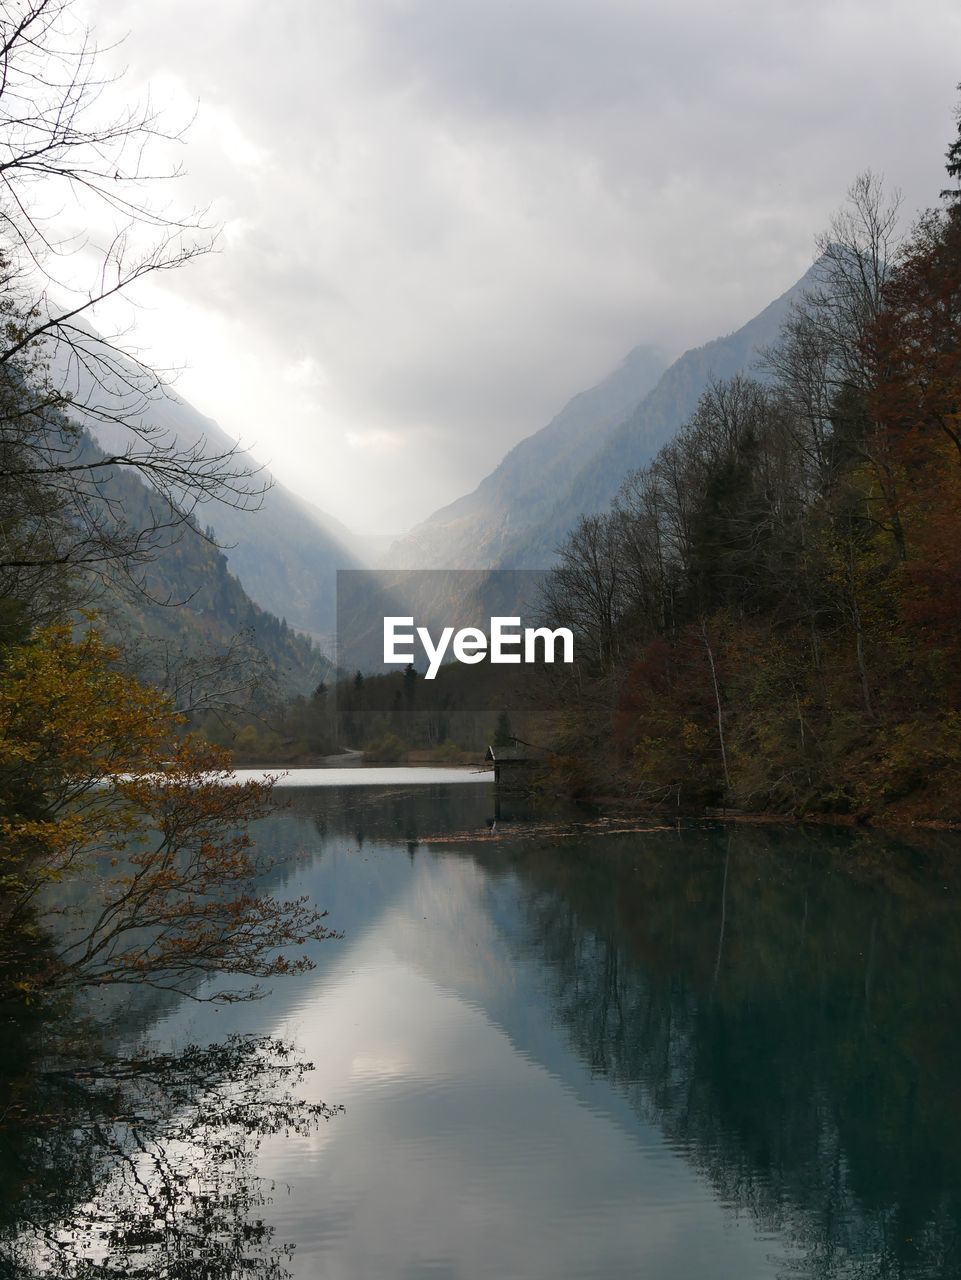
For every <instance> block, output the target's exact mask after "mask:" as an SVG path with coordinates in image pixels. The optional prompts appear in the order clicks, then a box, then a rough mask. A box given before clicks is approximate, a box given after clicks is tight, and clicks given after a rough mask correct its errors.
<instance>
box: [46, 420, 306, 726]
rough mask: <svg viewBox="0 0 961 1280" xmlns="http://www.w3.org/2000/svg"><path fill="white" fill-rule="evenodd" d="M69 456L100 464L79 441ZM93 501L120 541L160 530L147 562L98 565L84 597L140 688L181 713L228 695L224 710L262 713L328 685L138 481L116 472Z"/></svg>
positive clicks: (219, 555) (151, 539)
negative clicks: (174, 701) (255, 708)
mask: <svg viewBox="0 0 961 1280" xmlns="http://www.w3.org/2000/svg"><path fill="white" fill-rule="evenodd" d="M71 456H72V457H75V458H76V460H78V461H88V460H92V459H95V458H97V457H100V456H102V454H101V450H100V449H99V448H98V447H97V446H96V445H95V444H94V443H93V441H92V439H91V438H90V436H89V435H87V434H84V435H83V436H81V439H80V442H79V447H78V448H77V449H76V451H75V452H74V453H72V454H71ZM99 493H100V498H101V499H102V502H103V512H104V513H105V514H106V513H110V515H111V517H112V516H113V514H114V513H118V512H122V513H123V522H124V528H125V529H126V530H127V531H130V532H134V531H140V530H151V529H157V530H160V532H159V533H157V534H156V535H153V536H152V535H150V534H147V538H146V541H147V542H148V543H149V544H152V545H153V546H154V547H155V552H154V554H153V555H151V556H150V557H149V558H148V559H147V560H145V561H144V562H143V563H139V564H138V563H137V562H136V561H134V562H133V564H132V566H131V571H130V573H129V574H123V573H121V572H118V571H116V570H111V569H110V567H109V565H101V566H100V567H99V568H100V571H99V572H97V573H95V574H93V575H91V577H90V579H89V585H88V591H87V593H86V595H87V599H88V602H89V603H91V604H92V605H93V606H94V607H95V609H96V610H97V615H98V616H97V626H98V627H99V628H100V629H101V630H103V631H104V633H105V634H106V635H107V637H108V638H109V639H111V640H113V641H117V642H119V643H121V644H122V646H123V647H124V649H125V652H126V655H127V659H126V660H127V662H128V663H133V664H134V669H135V671H136V674H138V675H139V676H140V677H141V678H143V679H145V680H147V681H149V682H150V683H153V684H157V685H159V686H160V687H161V688H165V689H167V691H168V692H171V693H172V692H174V690H175V689H176V690H177V691H178V694H179V695H180V705H184V702H183V695H184V694H185V693H187V692H188V691H189V697H188V698H187V702H188V703H189V702H190V701H191V700H194V699H197V698H200V697H202V696H204V695H209V694H210V692H211V691H212V690H213V689H215V688H216V689H218V690H227V689H230V690H233V691H235V698H232V699H229V700H236V701H240V702H244V703H246V702H248V701H249V700H250V699H251V698H253V699H254V700H255V701H256V702H257V703H258V705H263V703H264V699H267V700H269V699H270V698H271V697H272V696H274V695H276V694H277V693H281V694H285V695H290V694H305V695H306V694H310V693H311V692H313V690H314V689H316V687H317V685H318V684H319V683H321V681H322V680H323V679H324V678H325V677H326V676H327V675H328V673H329V671H330V662H329V661H328V659H327V657H326V656H325V655H324V653H323V652H322V651H321V650H320V648H318V646H316V645H315V644H314V643H313V641H312V640H311V639H310V638H309V637H308V636H305V635H301V634H299V633H298V632H297V631H295V630H294V629H293V627H290V626H288V624H287V623H286V622H285V621H284V620H283V619H282V618H279V617H277V616H276V615H275V614H273V613H270V612H269V611H268V610H266V609H262V608H261V607H260V606H259V605H258V604H256V603H255V602H254V601H253V600H251V598H250V596H249V595H248V594H247V592H246V591H245V590H244V588H243V586H242V585H241V583H240V582H239V581H238V579H237V578H236V577H235V576H234V575H233V574H232V573H231V572H230V571H229V569H228V566H227V559H226V557H225V556H224V554H223V552H221V551H220V550H219V549H218V548H217V547H216V546H215V545H213V544H212V543H211V542H210V541H209V540H208V539H207V538H206V537H205V536H204V535H203V534H202V533H201V531H200V530H199V529H198V528H196V527H195V526H194V524H193V523H192V522H190V521H187V522H184V523H181V524H180V525H179V527H177V526H174V527H172V528H171V527H169V526H170V519H171V508H170V506H169V504H168V503H167V502H166V501H165V500H164V499H163V498H161V497H160V495H158V494H157V493H156V492H155V491H153V490H152V489H150V488H148V487H147V485H146V484H144V482H143V481H142V480H141V479H140V478H139V477H138V476H137V475H135V474H134V473H132V472H130V471H124V470H116V471H114V472H113V473H112V474H110V475H109V476H107V477H105V478H103V479H102V480H101V481H100V485H99ZM164 530H166V531H165V532H164Z"/></svg>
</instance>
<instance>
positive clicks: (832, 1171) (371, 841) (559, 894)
mask: <svg viewBox="0 0 961 1280" xmlns="http://www.w3.org/2000/svg"><path fill="white" fill-rule="evenodd" d="M447 803H448V806H449V807H448V809H447V810H446V811H444V812H441V811H439V810H438V809H437V808H436V807H434V806H433V805H432V804H431V801H430V797H429V796H428V795H423V796H416V797H415V796H409V797H406V798H405V797H401V796H397V795H395V796H392V797H388V798H385V799H384V800H383V802H382V803H381V802H377V803H374V804H373V805H372V807H370V808H368V809H366V810H363V811H358V810H356V809H355V808H354V807H353V806H352V805H350V804H345V803H344V801H343V797H341V798H340V799H339V800H338V799H337V798H336V797H332V796H329V797H325V798H323V799H319V798H318V797H317V796H316V795H310V796H309V795H304V796H300V797H298V798H297V801H296V805H297V808H296V815H299V820H300V822H301V824H302V827H301V829H302V830H303V825H304V824H308V823H309V824H310V825H311V826H312V828H313V830H314V831H316V832H317V833H318V836H319V837H320V838H319V849H320V850H321V852H320V856H319V857H318V858H317V859H316V861H315V862H314V863H312V864H311V865H309V866H307V867H305V868H304V869H303V871H302V873H301V877H300V879H299V884H300V887H301V888H304V887H307V888H308V889H309V891H312V892H315V893H316V894H317V896H318V897H319V898H320V899H321V900H322V901H323V902H324V903H325V904H327V905H330V906H331V908H332V912H333V918H334V919H335V920H337V922H338V924H339V925H340V926H341V927H346V928H347V932H348V937H347V941H346V944H345V950H344V951H343V952H341V953H340V954H339V955H338V956H337V957H336V958H334V957H333V956H332V955H331V956H330V957H329V968H327V969H326V970H325V971H324V972H322V973H321V974H320V975H318V977H317V978H316V979H315V980H313V981H312V982H310V983H308V984H307V987H306V989H303V990H301V991H300V992H299V993H298V995H297V996H296V998H293V997H286V998H282V999H281V1001H279V1002H278V1003H277V1004H276V1005H275V1006H274V1010H273V1013H274V1016H275V1017H276V1018H277V1019H278V1020H279V1022H278V1025H280V1026H282V1027H290V1028H292V1029H296V1031H297V1033H298V1035H301V1036H303V1037H304V1039H305V1043H307V1045H308V1046H309V1050H310V1052H311V1054H312V1055H317V1056H318V1059H320V1058H321V1057H323V1062H324V1073H325V1076H326V1079H327V1080H328V1081H329V1085H328V1087H329V1088H331V1089H334V1090H335V1092H336V1096H338V1097H342V1098H343V1099H344V1100H346V1101H348V1103H349V1115H350V1123H348V1124H346V1125H345V1126H344V1127H343V1130H342V1131H340V1132H338V1133H337V1134H336V1135H335V1136H334V1138H333V1139H332V1140H331V1146H330V1148H329V1149H327V1150H325V1152H324V1153H321V1154H319V1153H317V1152H306V1151H301V1152H300V1153H299V1154H297V1155H295V1156H294V1157H293V1158H291V1153H290V1152H283V1151H281V1150H280V1149H278V1148H277V1147H276V1146H269V1147H268V1149H267V1150H266V1152H265V1155H266V1159H267V1167H268V1168H269V1169H270V1171H271V1173H272V1174H283V1175H284V1176H288V1175H289V1176H290V1177H291V1179H292V1180H293V1179H294V1173H295V1170H296V1173H297V1175H298V1176H300V1177H301V1178H303V1179H304V1185H303V1186H302V1187H301V1190H300V1192H299V1193H297V1194H295V1196H294V1199H293V1200H292V1201H291V1202H290V1203H289V1204H288V1205H287V1207H286V1211H285V1214H284V1217H283V1222H284V1226H285V1228H286V1229H288V1230H290V1231H291V1232H293V1233H294V1234H295V1235H296V1236H297V1238H298V1239H299V1241H300V1244H301V1249H302V1251H303V1256H302V1257H301V1258H300V1261H299V1267H300V1268H301V1269H298V1270H297V1274H298V1275H304V1276H309V1275H313V1274H318V1273H320V1268H321V1266H322V1265H323V1266H325V1267H327V1268H328V1269H329V1272H330V1274H332V1275H341V1274H343V1275H352V1274H367V1275H393V1274H409V1275H433V1274H445V1273H449V1274H457V1275H464V1276H472V1275H477V1276H481V1275H490V1274H495V1273H496V1274H505V1275H506V1274H518V1275H545V1276H547V1275H551V1276H568V1275H601V1276H620V1275H625V1276H626V1275H635V1274H649V1275H652V1276H658V1277H675V1276H676V1277H678V1278H679V1280H680V1277H685V1276H712V1277H713V1276H717V1275H730V1276H737V1277H740V1276H750V1275H756V1276H758V1277H773V1276H788V1275H790V1276H803V1277H810V1278H811V1280H813V1278H814V1277H823V1278H825V1280H826V1278H828V1277H849V1276H858V1277H865V1278H866V1277H886V1276H912V1277H921V1276H924V1277H934V1276H938V1277H948V1276H957V1275H959V1274H961V1247H959V1239H961V1231H959V1228H961V1197H959V1190H961V1155H959V1152H961V1145H959V1142H958V1138H959V1136H961V1135H959V1133H958V1130H959V1121H961V1103H959V1100H958V1095H957V1090H956V1087H955V1082H954V1071H955V1064H956V1063H957V1062H958V1061H959V1060H961V1018H959V1016H958V1015H959V1014H961V997H959V994H958V977H959V974H961V927H959V926H961V919H959V913H961V895H959V887H961V886H959V873H958V872H957V871H956V870H955V866H954V864H955V861H956V853H957V849H958V841H957V839H956V838H955V837H951V836H946V837H943V838H942V837H931V838H930V839H928V840H926V841H921V840H919V841H917V842H915V843H913V844H911V845H905V844H903V843H901V844H899V843H898V842H892V841H883V840H880V839H873V838H868V837H862V836H848V835H845V834H844V833H835V834H817V835H812V834H811V833H801V832H798V831H794V830H790V829H785V830H777V829H750V828H748V829H730V830H706V829H695V830H687V831H678V830H668V831H659V832H651V833H648V834H644V833H635V834H627V835H624V834H617V833H616V832H613V831H611V832H610V833H609V834H608V835H606V836H604V835H599V834H597V833H596V831H595V833H593V834H591V835H589V836H580V835H578V834H577V832H576V831H572V830H567V831H565V832H564V833H563V835H558V833H557V831H556V830H551V831H550V832H549V833H548V834H542V835H539V834H538V831H537V829H536V828H535V829H533V830H530V829H525V828H523V827H522V826H517V827H514V828H513V829H512V828H511V824H510V822H509V821H507V822H504V821H502V822H501V823H500V824H499V825H498V827H497V828H495V830H494V831H493V833H492V831H491V827H490V825H489V817H490V814H489V808H490V800H489V797H483V796H471V797H468V796H465V795H463V794H462V795H461V796H460V797H459V798H458V797H457V795H456V793H450V792H449V793H448V801H447ZM485 803H486V805H487V810H485V809H484V805H485ZM457 805H460V806H462V807H461V808H460V810H459V812H455V809H456V807H457ZM458 818H459V821H458ZM291 820H292V818H291V816H290V815H289V816H288V821H291ZM464 829H467V830H469V831H470V832H471V833H472V834H471V835H470V836H469V837H468V838H465V836H464V834H463V832H464ZM411 849H413V850H414V851H415V854H414V862H413V864H411V862H410V858H409V856H408V857H401V856H399V855H402V854H405V853H408V851H409V850H411ZM335 902H336V904H337V905H336V907H335V906H334V903H335ZM345 916H348V917H350V919H349V921H345V919H344V917H345ZM331 1039H333V1040H334V1041H336V1042H337V1043H336V1045H333V1046H332V1045H331ZM361 1189H362V1190H361ZM475 1217H476V1218H477V1220H478V1221H483V1222H488V1223H489V1222H490V1220H491V1219H493V1220H495V1221H496V1222H497V1231H496V1239H492V1238H491V1234H490V1231H489V1229H486V1228H484V1229H481V1228H480V1227H479V1226H478V1225H477V1222H475ZM387 1224H390V1226H389V1227H388V1226H387ZM535 1240H536V1241H538V1246H537V1248H538V1252H537V1253H536V1257H530V1256H529V1252H530V1249H531V1246H532V1242H533V1241H535ZM391 1258H393V1259H394V1264H395V1267H396V1269H392V1263H391ZM398 1259H400V1260H402V1261H403V1266H401V1265H400V1262H399V1261H398ZM521 1260H523V1261H521ZM445 1268H446V1272H445ZM324 1273H325V1274H326V1272H324Z"/></svg>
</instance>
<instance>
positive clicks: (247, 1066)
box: [0, 1023, 335, 1280]
mask: <svg viewBox="0 0 961 1280" xmlns="http://www.w3.org/2000/svg"><path fill="white" fill-rule="evenodd" d="M21 1031H22V1034H21V1036H20V1038H19V1044H18V1046H17V1048H16V1050H14V1051H12V1052H11V1051H10V1049H9V1046H8V1049H7V1052H6V1053H5V1055H4V1058H5V1060H4V1062H3V1064H2V1065H3V1067H4V1068H5V1069H6V1072H5V1073H6V1074H7V1078H8V1081H9V1084H10V1089H9V1093H8V1101H7V1102H6V1103H5V1105H4V1106H3V1108H2V1109H0V1274H2V1275H4V1276H5V1277H6V1276H9V1277H10V1278H11V1280H27V1277H34V1276H49V1277H64V1280H66V1277H70V1280H107V1277H119V1276H123V1277H130V1278H133V1280H148V1277H149V1278H150V1280H155V1278H156V1277H165V1278H169V1280H228V1278H229V1280H233V1278H234V1277H238V1276H241V1275H243V1276H256V1277H261V1280H280V1278H281V1277H283V1276H285V1275H287V1274H288V1272H287V1269H286V1267H285V1265H284V1260H285V1258H286V1257H287V1256H288V1255H289V1247H288V1246H285V1245H283V1244H275V1243H274V1241H273V1240H272V1232H271V1230H270V1228H268V1227H267V1226H266V1225H265V1224H264V1223H263V1221H262V1220H261V1219H260V1218H259V1217H258V1210H259V1209H260V1208H261V1207H262V1206H263V1205H264V1204H265V1203H266V1199H267V1197H266V1193H265V1188H264V1186H263V1185H262V1184H261V1182H260V1180H259V1179H258V1178H257V1177H256V1176H255V1175H254V1173H253V1160H254V1156H255V1154H256V1151H257V1148H258V1146H259V1144H260V1142H261V1140H262V1139H263V1138H264V1137H265V1136H267V1135H268V1134H274V1133H279V1132H288V1133H299V1134H305V1133H307V1132H309V1131H310V1130H311V1129H312V1128H313V1127H314V1126H316V1125H317V1124H318V1123H319V1122H320V1120H322V1119H329V1118H330V1116H331V1115H332V1114H333V1113H334V1110H335V1109H334V1108H329V1107H327V1106H325V1105H324V1104H313V1103H307V1102H305V1101H303V1100H302V1099H300V1098H298V1097H297V1096H296V1093H295V1091H294V1089H295V1086H296V1084H297V1082H298V1081H299V1080H300V1078H301V1077H302V1076H303V1074H304V1072H305V1071H308V1070H310V1064H307V1063H303V1062H300V1061H298V1060H297V1059H296V1058H295V1057H294V1055H293V1052H292V1050H291V1047H290V1046H289V1045H288V1044H286V1043H284V1042H282V1041H277V1040H270V1039H266V1038H257V1037H234V1038H231V1039H229V1040H227V1041H225V1042H224V1043H221V1044H215V1045H211V1046H204V1047H199V1046H190V1047H187V1048H185V1049H184V1050H182V1051H181V1052H179V1053H176V1054H159V1053H155V1054H150V1053H140V1054H137V1055H134V1056H130V1057H126V1058H122V1059H121V1058H111V1057H106V1058H95V1057H94V1056H93V1055H92V1054H91V1053H89V1052H85V1051H84V1050H83V1048H82V1046H81V1045H80V1044H79V1043H71V1040H70V1038H69V1037H68V1036H63V1037H58V1041H59V1043H58V1044H57V1045H56V1046H52V1045H51V1044H50V1043H49V1041H48V1042H45V1043H43V1046H42V1048H41V1044H40V1042H39V1041H38V1040H37V1039H36V1038H35V1035H31V1034H30V1033H29V1032H26V1031H24V1030H23V1025H22V1023H21ZM54 1047H55V1048H56V1051H57V1052H56V1057H52V1056H51V1052H50V1051H51V1048H54ZM38 1053H42V1057H40V1058H38V1057H37V1054H38ZM15 1068H18V1069H17V1070H14V1069H15ZM4 1268H6V1269H4Z"/></svg>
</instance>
